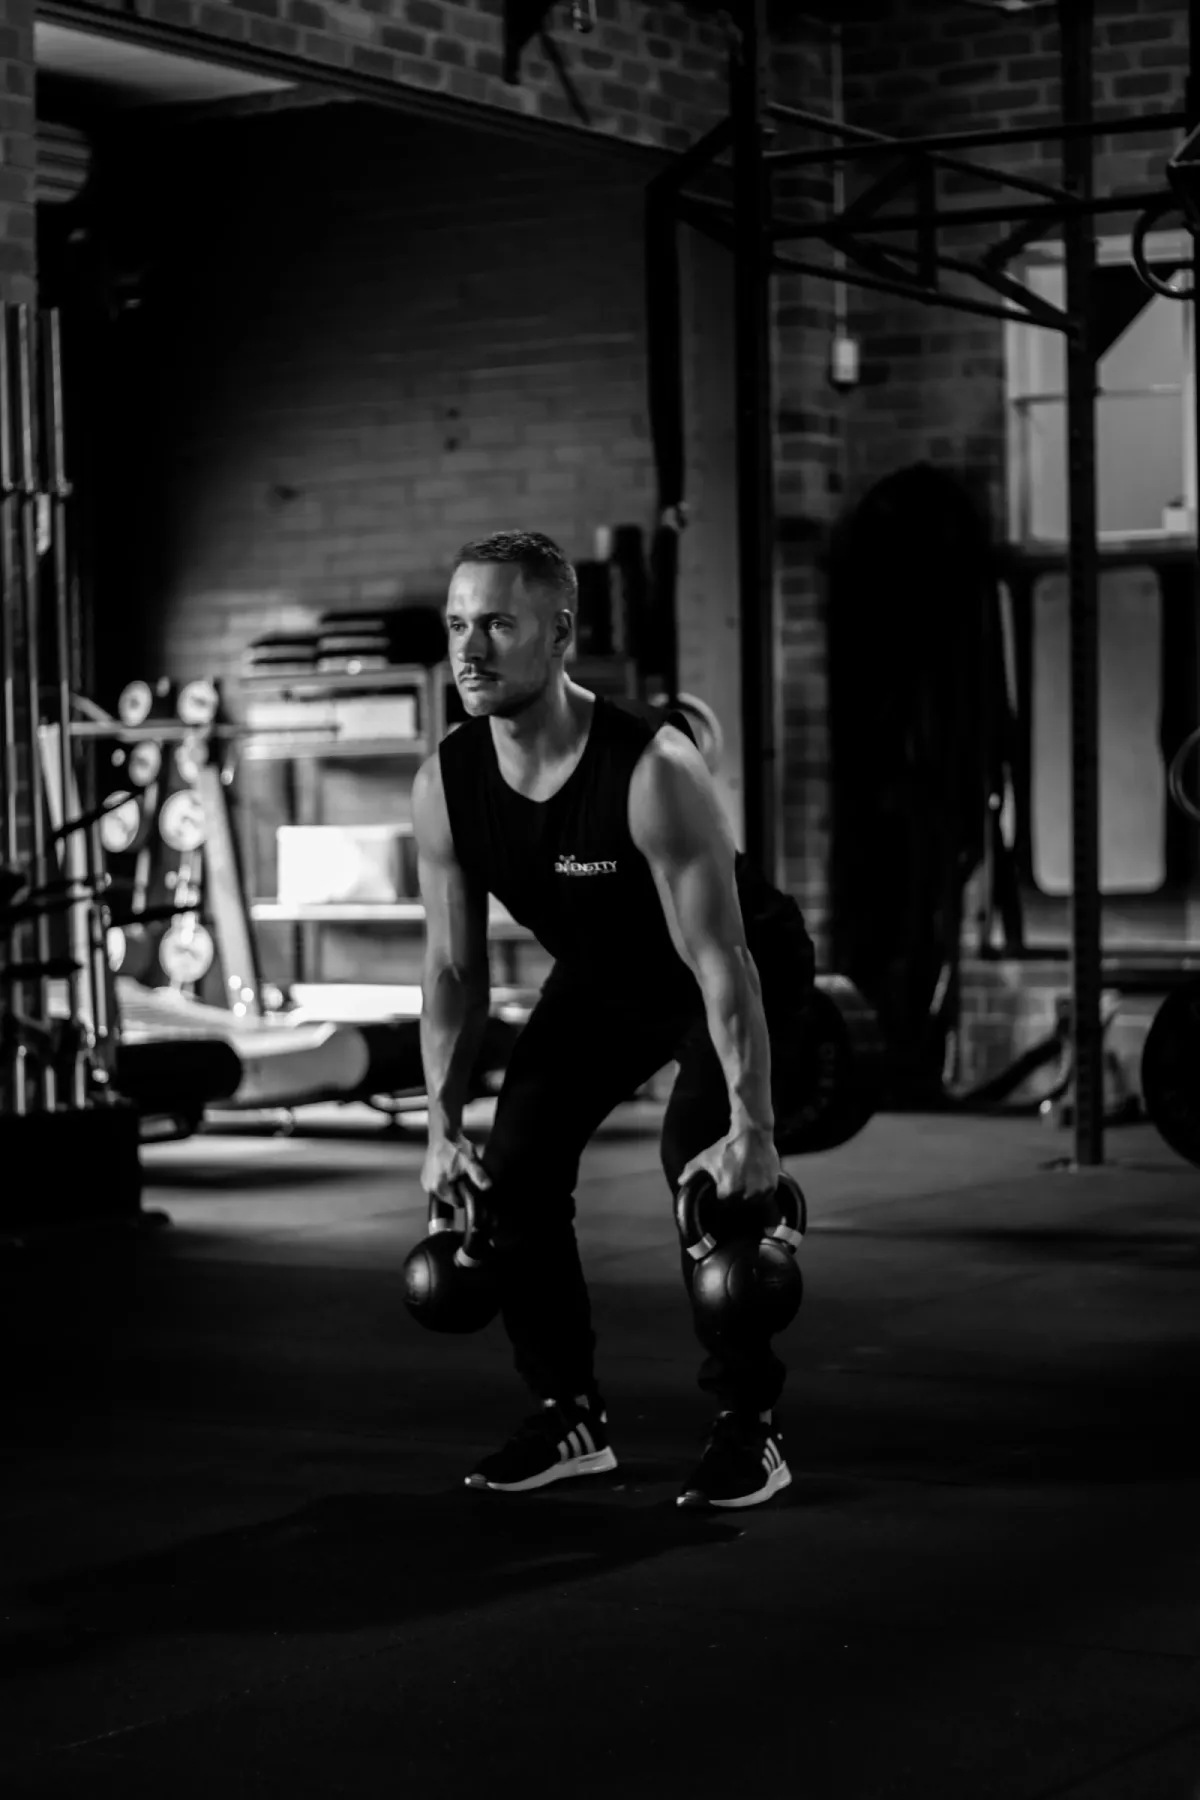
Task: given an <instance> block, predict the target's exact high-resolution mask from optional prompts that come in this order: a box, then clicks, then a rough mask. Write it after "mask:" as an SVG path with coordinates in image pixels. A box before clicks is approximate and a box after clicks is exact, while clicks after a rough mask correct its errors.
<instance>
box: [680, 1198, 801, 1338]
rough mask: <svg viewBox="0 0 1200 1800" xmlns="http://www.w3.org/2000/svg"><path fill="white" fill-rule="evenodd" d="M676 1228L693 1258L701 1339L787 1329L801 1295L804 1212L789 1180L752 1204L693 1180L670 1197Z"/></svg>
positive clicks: (768, 1334) (694, 1300)
mask: <svg viewBox="0 0 1200 1800" xmlns="http://www.w3.org/2000/svg"><path fill="white" fill-rule="evenodd" d="M722 1214H723V1216H722ZM675 1223H676V1225H677V1226H678V1228H679V1236H680V1240H681V1242H682V1244H683V1248H684V1250H685V1251H686V1253H687V1255H688V1256H690V1257H691V1258H692V1262H693V1268H692V1284H691V1285H692V1306H693V1308H694V1310H695V1313H696V1318H697V1321H698V1323H699V1324H700V1325H701V1327H702V1329H703V1330H704V1332H705V1333H706V1334H707V1335H710V1336H713V1337H722V1336H724V1335H725V1334H726V1333H728V1332H731V1331H733V1332H737V1333H739V1334H740V1333H743V1332H748V1333H751V1334H753V1335H756V1336H757V1335H759V1334H761V1335H764V1336H766V1337H773V1336H774V1335H775V1333H776V1332H777V1331H783V1330H784V1329H785V1328H786V1327H787V1326H788V1325H790V1324H791V1322H792V1320H793V1319H794V1318H795V1317H796V1314H797V1313H798V1312H799V1311H800V1302H801V1300H802V1299H803V1297H804V1279H803V1277H802V1275H801V1273H800V1265H799V1263H798V1262H797V1261H796V1252H797V1250H798V1249H799V1248H800V1244H801V1241H802V1239H803V1237H804V1232H805V1228H806V1226H807V1224H808V1207H807V1205H806V1203H805V1199H804V1194H803V1193H802V1191H801V1189H800V1186H799V1183H798V1182H795V1181H793V1180H792V1177H791V1176H790V1175H781V1176H780V1178H779V1185H778V1187H777V1188H776V1189H775V1193H774V1195H771V1196H766V1197H765V1198H764V1200H763V1201H762V1203H761V1204H757V1203H756V1204H755V1205H754V1206H748V1205H747V1204H746V1202H745V1201H744V1200H741V1199H739V1200H737V1202H736V1203H735V1204H730V1202H728V1201H725V1200H720V1199H718V1197H717V1189H716V1183H715V1182H714V1181H713V1179H712V1177H711V1176H710V1175H704V1174H698V1175H694V1176H693V1177H692V1178H691V1180H690V1181H685V1182H684V1183H683V1185H682V1186H681V1187H680V1189H679V1192H678V1194H677V1195H676V1197H675Z"/></svg>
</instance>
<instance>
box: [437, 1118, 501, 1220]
mask: <svg viewBox="0 0 1200 1800" xmlns="http://www.w3.org/2000/svg"><path fill="white" fill-rule="evenodd" d="M462 1181H469V1182H471V1184H472V1185H473V1186H474V1187H476V1188H479V1189H480V1190H482V1191H484V1192H486V1190H487V1189H488V1188H490V1187H491V1185H492V1178H491V1176H490V1175H489V1174H488V1172H487V1170H486V1169H485V1168H484V1166H483V1163H482V1162H481V1161H480V1158H479V1151H478V1150H477V1149H476V1147H475V1145H474V1144H473V1143H472V1142H471V1141H470V1139H469V1138H467V1137H464V1136H463V1134H462V1132H459V1133H458V1134H457V1135H456V1136H453V1137H440V1138H437V1139H435V1140H431V1141H430V1144H429V1148H428V1149H427V1150H426V1152H425V1163H424V1166H423V1167H422V1170H421V1187H422V1189H423V1190H424V1192H425V1193H426V1194H430V1195H433V1196H435V1197H436V1198H437V1199H439V1200H445V1201H448V1202H453V1203H455V1204H456V1203H457V1197H456V1195H455V1191H454V1190H455V1188H456V1187H457V1186H458V1184H459V1183H460V1182H462Z"/></svg>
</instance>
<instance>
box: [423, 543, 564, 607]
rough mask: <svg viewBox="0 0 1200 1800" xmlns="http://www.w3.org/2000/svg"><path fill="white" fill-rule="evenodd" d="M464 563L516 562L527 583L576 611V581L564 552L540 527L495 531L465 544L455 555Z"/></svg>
mask: <svg viewBox="0 0 1200 1800" xmlns="http://www.w3.org/2000/svg"><path fill="white" fill-rule="evenodd" d="M463 563H516V564H517V566H518V567H519V568H520V571H521V574H522V575H523V576H524V578H525V582H526V585H527V586H530V587H541V588H545V589H546V590H547V591H548V592H549V593H550V594H551V595H552V596H553V599H554V601H555V604H556V605H557V606H560V607H565V608H566V609H567V610H568V611H569V612H574V611H575V603H576V600H577V598H578V595H579V583H578V581H577V580H576V577H575V571H574V569H573V568H572V567H571V564H570V563H569V562H568V560H567V558H566V557H565V556H564V555H563V552H562V551H561V550H560V549H559V547H558V545H557V544H556V543H555V542H554V539H553V538H548V537H547V536H546V535H545V533H544V532H541V531H494V532H493V533H492V535H491V536H490V537H485V538H475V539H474V540H473V541H472V542H471V543H469V544H464V545H463V547H462V549H461V550H460V551H459V553H458V556H457V558H456V559H455V564H454V566H455V568H456V569H457V568H460V567H461V565H462V564H463Z"/></svg>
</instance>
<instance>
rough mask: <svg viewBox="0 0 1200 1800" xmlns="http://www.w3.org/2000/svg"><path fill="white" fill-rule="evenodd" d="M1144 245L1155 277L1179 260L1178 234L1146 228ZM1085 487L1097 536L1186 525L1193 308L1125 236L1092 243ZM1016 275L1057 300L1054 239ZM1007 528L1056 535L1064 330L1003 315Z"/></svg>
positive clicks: (1062, 507)
mask: <svg viewBox="0 0 1200 1800" xmlns="http://www.w3.org/2000/svg"><path fill="white" fill-rule="evenodd" d="M1146 247H1147V252H1148V255H1149V259H1150V261H1151V263H1152V265H1153V266H1154V267H1155V269H1156V272H1158V273H1159V274H1160V275H1162V276H1163V277H1164V278H1167V277H1170V276H1171V275H1173V274H1175V273H1177V272H1178V270H1179V269H1180V267H1181V265H1183V264H1185V263H1187V262H1190V259H1191V254H1192V251H1191V244H1190V240H1189V239H1187V238H1186V236H1185V235H1184V234H1172V233H1167V232H1163V233H1159V234H1157V235H1155V234H1152V235H1151V236H1150V238H1149V239H1148V241H1147V246H1146ZM1097 258H1098V266H1097V270H1096V278H1095V279H1096V289H1095V292H1096V315H1095V316H1096V326H1097V331H1098V333H1099V342H1100V345H1101V354H1100V357H1099V359H1098V362H1097V387H1098V394H1097V401H1096V487H1097V506H1098V512H1099V527H1100V536H1101V539H1102V541H1108V542H1110V543H1111V542H1128V541H1131V540H1133V541H1137V540H1141V539H1162V538H1169V537H1172V536H1179V535H1183V534H1187V533H1189V532H1194V530H1195V521H1196V470H1195V458H1194V454H1193V431H1192V414H1193V402H1192V384H1193V379H1194V371H1193V326H1192V315H1193V308H1192V306H1191V305H1189V304H1181V303H1180V302H1179V301H1177V300H1168V299H1166V298H1164V297H1162V296H1160V295H1157V294H1153V293H1151V291H1150V290H1149V288H1147V287H1146V286H1145V285H1144V283H1143V282H1142V281H1141V280H1140V279H1139V277H1138V275H1137V273H1136V271H1135V270H1134V268H1133V265H1132V262H1131V261H1130V257H1129V240H1128V238H1117V239H1105V240H1103V241H1102V242H1101V243H1100V244H1099V245H1098V247H1097ZM1022 275H1023V278H1024V280H1025V281H1026V283H1027V284H1028V286H1029V287H1030V288H1031V289H1032V291H1033V292H1034V293H1036V294H1037V295H1039V296H1040V297H1041V298H1043V299H1045V300H1048V301H1049V302H1050V303H1051V304H1052V305H1055V306H1062V305H1063V303H1064V296H1065V272H1064V268H1063V262H1062V255H1061V251H1060V250H1058V249H1057V247H1055V248H1054V249H1047V250H1045V251H1043V252H1040V253H1039V254H1038V255H1037V256H1036V257H1032V258H1030V259H1029V260H1028V261H1027V262H1026V264H1025V267H1024V269H1023V271H1022ZM1006 333H1007V337H1006V352H1007V388H1008V440H1009V503H1010V505H1009V511H1010V520H1009V524H1010V531H1011V534H1012V537H1013V540H1014V541H1015V542H1017V543H1021V544H1026V545H1034V544H1045V545H1054V544H1061V543H1064V542H1065V541H1066V537H1067V443H1066V424H1067V402H1066V342H1065V340H1064V338H1063V334H1062V333H1061V332H1058V331H1050V330H1046V329H1045V328H1043V327H1041V326H1036V325H1018V324H1015V323H1014V324H1010V325H1008V326H1007V327H1006Z"/></svg>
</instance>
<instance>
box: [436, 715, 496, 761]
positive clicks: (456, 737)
mask: <svg viewBox="0 0 1200 1800" xmlns="http://www.w3.org/2000/svg"><path fill="white" fill-rule="evenodd" d="M490 729H491V727H490V725H489V722H488V720H487V719H463V720H462V721H461V723H459V724H455V725H452V726H451V727H450V729H449V731H447V733H446V735H445V737H443V738H442V740H441V742H440V743H439V744H438V747H437V754H438V760H439V761H440V763H441V765H442V767H443V769H445V768H447V767H449V768H455V767H457V766H459V765H461V764H462V763H465V762H468V761H470V760H471V759H472V758H473V757H476V756H478V755H479V754H480V752H481V750H482V749H483V746H484V742H485V739H484V736H483V734H484V732H485V731H489V730H490Z"/></svg>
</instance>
